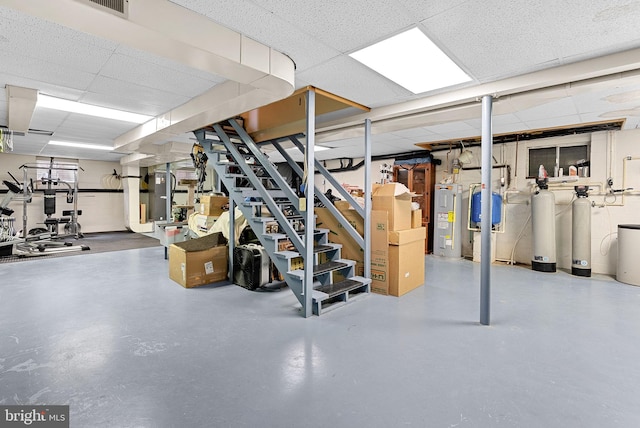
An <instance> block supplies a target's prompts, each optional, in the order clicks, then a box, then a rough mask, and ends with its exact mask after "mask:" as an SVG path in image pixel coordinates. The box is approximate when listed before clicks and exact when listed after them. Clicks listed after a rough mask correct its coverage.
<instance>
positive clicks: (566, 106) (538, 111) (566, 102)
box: [515, 98, 578, 123]
mask: <svg viewBox="0 0 640 428" xmlns="http://www.w3.org/2000/svg"><path fill="white" fill-rule="evenodd" d="M577 113H578V111H577V110H576V106H575V105H574V103H573V101H572V100H571V98H563V99H560V100H555V101H551V102H549V103H546V104H542V105H539V106H536V107H532V108H528V109H526V110H521V111H519V112H517V113H515V116H516V117H518V118H519V119H520V120H521V121H522V122H527V123H529V122H530V121H532V120H541V119H546V118H553V117H559V116H568V115H572V114H577Z"/></svg>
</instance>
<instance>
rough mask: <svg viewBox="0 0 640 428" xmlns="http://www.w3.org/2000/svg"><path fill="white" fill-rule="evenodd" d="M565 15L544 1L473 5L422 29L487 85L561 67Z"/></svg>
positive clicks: (445, 14)
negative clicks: (559, 48)
mask: <svg viewBox="0 0 640 428" xmlns="http://www.w3.org/2000/svg"><path fill="white" fill-rule="evenodd" d="M559 15H561V14H559V13H558V11H557V10H555V8H552V7H548V5H546V4H545V3H544V2H543V1H542V0H534V1H531V0H527V1H525V0H513V1H510V2H508V3H504V2H486V1H481V0H470V1H467V2H464V3H463V4H460V5H458V6H457V7H455V8H451V9H449V10H447V11H445V12H443V13H441V14H439V15H437V16H435V17H431V18H428V19H426V20H424V21H422V24H423V28H424V30H425V32H426V34H427V35H428V36H429V37H430V38H431V39H432V40H433V41H434V42H435V43H436V44H437V45H438V46H440V47H441V48H442V49H443V50H444V51H445V52H446V53H448V54H449V55H450V56H451V57H452V58H453V59H454V60H456V62H457V63H458V65H460V66H462V68H463V69H464V70H466V71H467V72H469V73H470V74H471V76H472V77H474V78H476V79H478V80H480V81H485V80H488V79H493V78H497V77H500V76H510V75H513V74H521V73H522V72H528V71H533V70H536V69H539V68H546V67H549V66H552V65H554V64H558V63H559V62H558V54H557V53H556V52H555V51H554V46H555V43H556V36H557V31H558V30H559V28H558V27H561V26H562V25H564V23H565V22H564V21H566V19H565V18H563V17H561V16H559ZM482 17H485V18H486V19H483V18H482ZM549 28H554V29H555V30H556V31H549Z"/></svg>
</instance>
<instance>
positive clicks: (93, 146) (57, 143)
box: [49, 140, 113, 152]
mask: <svg viewBox="0 0 640 428" xmlns="http://www.w3.org/2000/svg"><path fill="white" fill-rule="evenodd" d="M49 144H51V145H52V146H66V147H75V148H77V149H91V150H105V151H109V152H110V151H112V150H113V147H108V146H99V145H97V144H85V143H72V142H71V141H55V140H53V141H49Z"/></svg>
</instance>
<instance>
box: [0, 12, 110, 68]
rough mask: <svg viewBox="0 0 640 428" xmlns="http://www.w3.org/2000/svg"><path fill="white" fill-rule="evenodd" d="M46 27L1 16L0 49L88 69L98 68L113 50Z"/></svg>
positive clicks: (65, 65) (70, 66)
mask: <svg viewBox="0 0 640 428" xmlns="http://www.w3.org/2000/svg"><path fill="white" fill-rule="evenodd" d="M50 34H51V33H50V30H48V29H47V27H37V26H31V25H23V24H21V23H20V22H18V21H14V20H11V19H6V18H0V37H2V39H3V43H0V51H1V52H2V53H3V54H5V55H6V54H7V53H11V54H14V55H15V54H18V55H21V56H25V57H30V58H37V59H39V60H41V61H46V62H48V63H52V64H58V65H61V66H64V67H66V68H71V69H74V70H79V71H86V72H89V73H97V72H99V71H100V69H101V68H102V66H103V65H104V63H105V62H106V61H107V59H109V57H110V56H111V54H112V53H113V50H109V49H103V48H100V47H98V46H96V45H94V44H91V43H86V42H80V41H79V40H78V39H75V38H71V37H66V36H65V35H63V34H58V35H57V36H56V37H55V38H52V37H50Z"/></svg>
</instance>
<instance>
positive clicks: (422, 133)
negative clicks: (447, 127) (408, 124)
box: [393, 128, 433, 141]
mask: <svg viewBox="0 0 640 428" xmlns="http://www.w3.org/2000/svg"><path fill="white" fill-rule="evenodd" d="M393 135H395V136H398V137H403V138H407V139H412V140H417V141H419V140H422V139H424V138H427V137H429V136H431V135H433V132H431V131H429V130H428V129H425V128H412V129H404V130H401V131H393Z"/></svg>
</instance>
